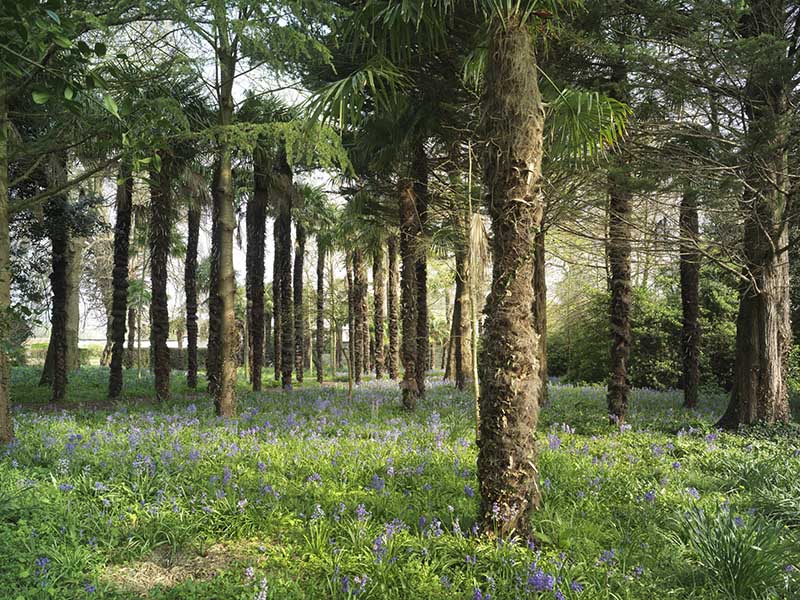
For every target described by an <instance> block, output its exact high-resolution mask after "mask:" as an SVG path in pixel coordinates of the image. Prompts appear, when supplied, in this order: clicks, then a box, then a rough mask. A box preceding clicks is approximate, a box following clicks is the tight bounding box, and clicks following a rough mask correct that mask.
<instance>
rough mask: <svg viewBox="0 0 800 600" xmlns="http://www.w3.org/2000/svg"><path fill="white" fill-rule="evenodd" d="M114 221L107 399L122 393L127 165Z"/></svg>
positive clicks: (129, 200)
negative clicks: (110, 340)
mask: <svg viewBox="0 0 800 600" xmlns="http://www.w3.org/2000/svg"><path fill="white" fill-rule="evenodd" d="M116 204H117V206H116V209H117V219H116V223H115V225H114V271H113V273H112V285H113V288H114V293H113V298H112V301H111V329H112V332H111V337H112V346H111V365H110V369H109V374H108V397H109V398H116V397H118V396H119V395H120V393H122V366H123V364H122V363H123V361H124V359H125V319H126V317H127V312H128V261H129V257H130V238H131V215H132V213H133V177H132V173H131V167H130V165H129V164H128V163H122V165H121V166H120V169H119V183H118V184H117V202H116Z"/></svg>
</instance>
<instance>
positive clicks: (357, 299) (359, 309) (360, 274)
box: [353, 248, 369, 383]
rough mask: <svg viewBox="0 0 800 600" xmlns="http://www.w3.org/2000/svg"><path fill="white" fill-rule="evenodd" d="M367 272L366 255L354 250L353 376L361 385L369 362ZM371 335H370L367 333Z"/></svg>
mask: <svg viewBox="0 0 800 600" xmlns="http://www.w3.org/2000/svg"><path fill="white" fill-rule="evenodd" d="M366 279H367V271H366V266H365V265H364V253H363V251H361V250H360V249H358V248H356V249H355V250H353V318H354V321H355V328H354V333H353V335H355V345H354V346H355V350H354V352H353V361H354V362H353V375H354V377H355V382H356V383H361V375H362V374H363V372H364V370H365V369H364V365H365V363H366V361H367V353H368V352H369V347H367V353H365V352H364V350H365V348H364V329H365V327H366V326H367V315H366V314H365V311H364V308H365V306H364V305H365V304H366V303H365V302H364V300H365V297H366V287H367V281H366ZM367 335H369V333H367Z"/></svg>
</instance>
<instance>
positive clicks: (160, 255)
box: [148, 155, 172, 402]
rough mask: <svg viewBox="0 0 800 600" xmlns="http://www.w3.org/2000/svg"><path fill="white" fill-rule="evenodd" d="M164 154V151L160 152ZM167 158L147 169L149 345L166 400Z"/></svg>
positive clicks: (157, 386)
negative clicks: (148, 199) (149, 170)
mask: <svg viewBox="0 0 800 600" xmlns="http://www.w3.org/2000/svg"><path fill="white" fill-rule="evenodd" d="M162 156H163V155H162ZM168 161H169V159H167V158H165V157H162V163H161V164H162V168H161V171H160V172H155V171H151V173H150V227H149V231H148V232H149V235H150V285H151V294H150V319H151V320H150V347H151V357H152V360H153V373H154V375H155V391H156V399H157V400H159V401H161V402H163V401H166V400H169V379H170V361H169V347H168V346H167V341H168V340H169V308H168V299H167V261H168V260H169V246H170V237H171V236H170V234H171V232H172V186H171V184H172V181H171V173H170V169H169V166H168Z"/></svg>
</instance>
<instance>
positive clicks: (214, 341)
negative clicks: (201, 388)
mask: <svg viewBox="0 0 800 600" xmlns="http://www.w3.org/2000/svg"><path fill="white" fill-rule="evenodd" d="M219 174H220V163H219V161H217V162H216V163H215V165H214V174H213V176H212V181H211V260H210V268H209V277H208V279H209V282H208V290H209V291H208V343H207V346H206V381H207V382H208V393H209V394H211V395H212V396H214V409H215V410H216V411H217V412H219V405H218V399H217V392H218V387H219V381H220V366H221V364H222V362H221V356H220V352H221V339H220V334H221V331H222V315H221V310H222V305H221V304H220V298H219V292H218V290H219V265H220V244H221V241H222V228H221V224H220V210H221V207H222V199H221V198H220V196H219V184H218V181H219Z"/></svg>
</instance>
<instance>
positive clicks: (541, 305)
mask: <svg viewBox="0 0 800 600" xmlns="http://www.w3.org/2000/svg"><path fill="white" fill-rule="evenodd" d="M534 244H535V247H534V260H535V261H536V267H535V268H534V270H533V319H534V322H535V323H536V331H537V332H538V333H539V348H538V355H539V378H540V380H541V383H542V391H541V392H540V395H539V406H545V405H546V404H547V402H548V399H549V398H548V392H547V277H546V271H545V231H544V229H541V228H540V229H539V231H538V232H537V233H536V239H535V241H534Z"/></svg>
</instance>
